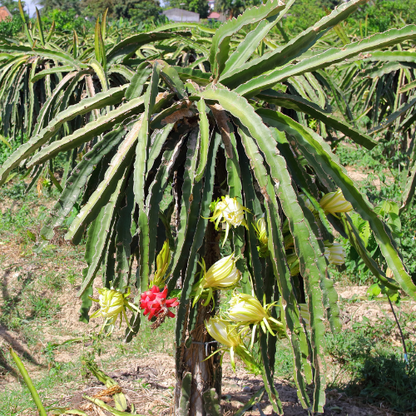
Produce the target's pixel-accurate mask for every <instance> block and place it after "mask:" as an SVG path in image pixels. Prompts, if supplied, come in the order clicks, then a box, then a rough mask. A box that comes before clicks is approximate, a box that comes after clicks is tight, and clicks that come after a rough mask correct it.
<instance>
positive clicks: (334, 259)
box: [324, 243, 345, 266]
mask: <svg viewBox="0 0 416 416" xmlns="http://www.w3.org/2000/svg"><path fill="white" fill-rule="evenodd" d="M324 254H325V257H326V258H327V260H328V261H329V263H331V264H336V265H338V266H341V265H342V264H344V263H345V251H344V247H342V245H341V244H339V243H332V244H331V243H325V253H324Z"/></svg>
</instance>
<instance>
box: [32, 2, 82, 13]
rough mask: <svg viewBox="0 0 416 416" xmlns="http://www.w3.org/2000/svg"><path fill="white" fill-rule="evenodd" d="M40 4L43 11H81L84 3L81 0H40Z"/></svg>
mask: <svg viewBox="0 0 416 416" xmlns="http://www.w3.org/2000/svg"><path fill="white" fill-rule="evenodd" d="M38 4H39V5H41V6H42V12H48V13H49V12H51V11H54V10H56V11H63V12H74V14H75V15H76V14H80V13H81V7H82V3H81V1H80V0H39V1H38Z"/></svg>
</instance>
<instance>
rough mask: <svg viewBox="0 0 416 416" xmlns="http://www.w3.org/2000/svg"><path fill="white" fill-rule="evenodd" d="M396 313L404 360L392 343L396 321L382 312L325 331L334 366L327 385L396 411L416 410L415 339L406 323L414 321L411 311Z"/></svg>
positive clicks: (400, 347) (397, 347)
mask: <svg viewBox="0 0 416 416" xmlns="http://www.w3.org/2000/svg"><path fill="white" fill-rule="evenodd" d="M400 316H401V319H400V320H401V325H402V328H403V332H404V337H405V342H406V346H407V349H408V355H407V360H406V359H405V357H404V354H403V349H402V346H401V345H400V344H399V343H397V346H393V345H392V337H393V334H394V333H395V332H396V324H395V322H394V321H393V320H392V319H389V318H388V317H387V316H386V315H384V317H382V318H379V319H378V320H377V321H370V320H369V319H368V318H366V317H364V318H363V320H362V321H360V322H356V323H354V324H353V325H352V328H351V329H349V330H344V331H341V332H339V333H336V334H327V347H328V353H329V354H330V355H331V356H332V358H333V360H334V363H335V366H334V368H336V367H337V368H338V372H335V373H334V374H335V375H334V379H333V381H332V386H331V387H333V388H337V389H339V390H341V391H344V392H345V393H347V394H348V395H351V396H360V397H362V398H363V400H365V401H366V402H369V403H379V402H381V401H382V402H384V403H385V404H387V405H388V406H389V407H390V408H391V409H393V410H395V411H398V412H413V411H415V410H416V403H415V401H414V398H415V396H416V343H415V342H414V340H413V339H412V335H413V332H414V331H413V329H411V326H410V327H409V325H408V324H409V323H410V324H411V323H414V322H415V314H414V313H404V312H402V313H401V314H400Z"/></svg>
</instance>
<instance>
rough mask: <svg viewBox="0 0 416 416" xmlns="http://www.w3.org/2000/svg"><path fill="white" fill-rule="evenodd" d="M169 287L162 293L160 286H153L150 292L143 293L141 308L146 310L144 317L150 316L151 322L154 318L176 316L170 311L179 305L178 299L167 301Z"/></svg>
mask: <svg viewBox="0 0 416 416" xmlns="http://www.w3.org/2000/svg"><path fill="white" fill-rule="evenodd" d="M167 294H168V287H167V286H165V288H164V289H163V291H162V292H161V291H160V289H159V287H158V286H153V287H152V288H151V289H150V290H147V291H146V292H143V293H142V294H141V297H140V308H141V309H144V311H143V315H144V316H146V315H147V314H148V315H149V317H148V319H149V321H150V320H151V319H152V318H153V317H159V316H162V315H163V316H168V317H169V318H174V317H175V314H174V313H173V312H171V311H170V310H169V308H174V307H175V306H178V305H179V302H178V299H177V298H172V299H166V297H167Z"/></svg>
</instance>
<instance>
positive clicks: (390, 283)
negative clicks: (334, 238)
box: [341, 215, 400, 290]
mask: <svg viewBox="0 0 416 416" xmlns="http://www.w3.org/2000/svg"><path fill="white" fill-rule="evenodd" d="M341 222H342V225H343V226H344V230H345V232H346V234H347V237H348V239H349V241H350V243H351V245H352V246H353V247H354V248H355V250H357V253H359V254H360V257H361V258H362V259H363V261H364V263H365V265H366V266H367V267H368V268H369V269H370V270H371V272H372V273H373V275H374V276H375V277H376V278H377V280H378V281H379V282H380V284H382V285H384V286H386V287H388V288H389V289H392V290H398V289H399V288H400V286H399V285H398V284H397V283H396V281H395V280H393V279H391V278H389V277H387V276H386V274H385V273H384V272H383V270H381V269H380V267H379V265H378V264H377V263H376V262H375V260H374V259H373V258H372V257H371V254H370V253H369V252H368V250H367V249H366V247H365V244H364V242H363V240H362V238H361V237H360V233H359V231H358V230H357V229H356V228H355V226H354V224H353V222H352V221H351V218H350V217H349V216H348V215H342V216H341Z"/></svg>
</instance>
